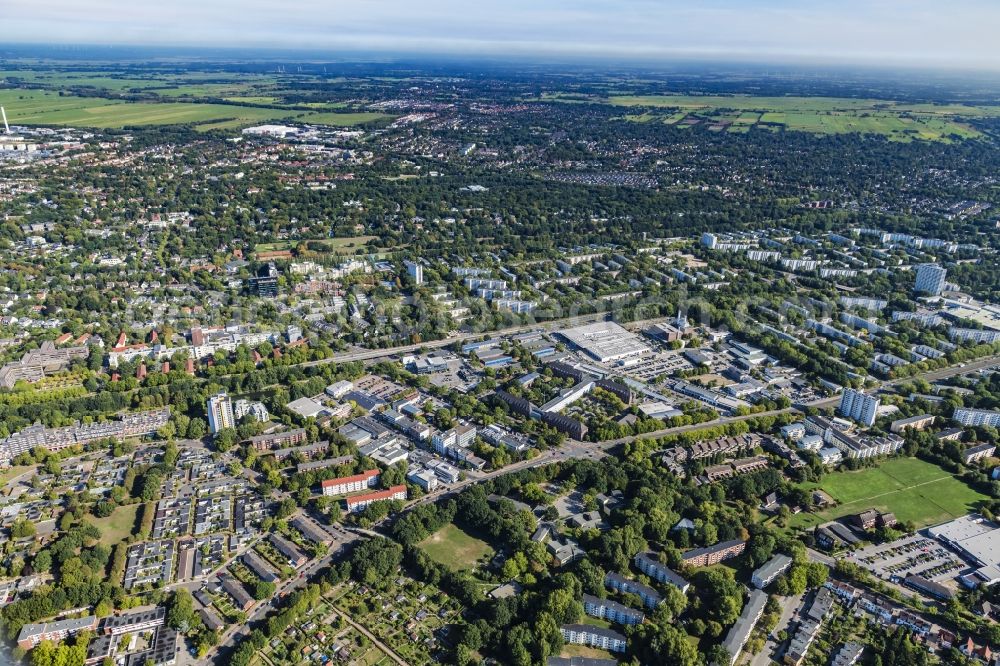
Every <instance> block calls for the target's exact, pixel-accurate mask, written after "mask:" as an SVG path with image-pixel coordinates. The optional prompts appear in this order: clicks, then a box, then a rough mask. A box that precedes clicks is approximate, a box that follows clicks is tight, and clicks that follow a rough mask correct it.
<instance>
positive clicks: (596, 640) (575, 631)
mask: <svg viewBox="0 0 1000 666" xmlns="http://www.w3.org/2000/svg"><path fill="white" fill-rule="evenodd" d="M559 631H560V633H562V637H563V640H564V641H566V642H567V643H573V644H575V645H587V646H589V647H594V648H599V649H601V650H607V651H608V652H625V648H626V646H627V644H628V643H627V639H626V638H625V636H623V635H622V634H620V633H618V632H617V631H612V630H611V629H604V628H602V627H595V626H593V625H590V624H564V625H563V626H562V627H560V628H559Z"/></svg>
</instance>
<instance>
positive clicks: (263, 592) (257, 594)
mask: <svg viewBox="0 0 1000 666" xmlns="http://www.w3.org/2000/svg"><path fill="white" fill-rule="evenodd" d="M276 589H277V587H276V586H275V584H274V583H272V582H271V581H268V580H259V581H257V583H256V584H255V585H254V588H253V598H254V599H256V600H257V601H261V600H263V599H268V598H270V597H272V596H274V592H275V590H276Z"/></svg>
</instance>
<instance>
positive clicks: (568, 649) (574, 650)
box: [559, 644, 614, 659]
mask: <svg viewBox="0 0 1000 666" xmlns="http://www.w3.org/2000/svg"><path fill="white" fill-rule="evenodd" d="M559 656H560V657H584V658H588V659H614V655H613V654H611V653H610V652H608V651H607V650H598V649H597V648H592V647H587V646H586V645H576V644H567V645H563V649H562V652H561V653H559Z"/></svg>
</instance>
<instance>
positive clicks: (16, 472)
mask: <svg viewBox="0 0 1000 666" xmlns="http://www.w3.org/2000/svg"><path fill="white" fill-rule="evenodd" d="M31 468H32V465H17V466H14V467H11V468H10V469H5V470H4V471H3V472H0V488H3V487H4V486H6V485H7V484H8V483H10V481H11V479H14V478H16V477H18V476H21V475H22V474H24V473H25V472H27V471H28V470H29V469H31Z"/></svg>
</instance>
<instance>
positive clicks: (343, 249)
mask: <svg viewBox="0 0 1000 666" xmlns="http://www.w3.org/2000/svg"><path fill="white" fill-rule="evenodd" d="M376 238H377V236H348V237H345V238H320V239H316V240H308V241H301V240H297V241H278V242H275V243H258V244H257V245H256V247H254V251H255V252H274V251H275V250H291V249H293V248H294V247H295V246H297V245H298V244H299V243H302V242H307V243H321V244H322V245H325V246H326V248H327V250H328V251H329V252H333V253H335V254H351V253H353V252H354V250H356V249H357V248H359V247H361V246H363V245H365V244H366V243H367V242H368V241H371V240H375V239H376Z"/></svg>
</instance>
